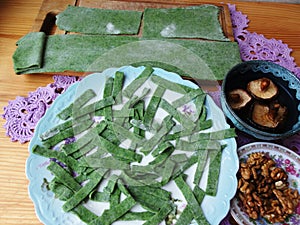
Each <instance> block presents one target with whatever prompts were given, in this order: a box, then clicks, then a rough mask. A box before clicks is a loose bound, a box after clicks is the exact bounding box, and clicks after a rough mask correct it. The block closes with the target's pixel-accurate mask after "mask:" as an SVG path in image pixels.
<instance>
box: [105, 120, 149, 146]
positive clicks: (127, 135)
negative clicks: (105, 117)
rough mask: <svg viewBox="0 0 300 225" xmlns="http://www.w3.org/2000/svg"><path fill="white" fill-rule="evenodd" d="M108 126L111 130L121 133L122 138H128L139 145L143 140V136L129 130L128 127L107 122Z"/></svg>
mask: <svg viewBox="0 0 300 225" xmlns="http://www.w3.org/2000/svg"><path fill="white" fill-rule="evenodd" d="M108 126H109V127H110V129H111V130H113V131H114V132H116V133H117V134H119V135H121V136H122V137H123V138H126V139H130V140H131V141H132V142H134V143H135V144H138V145H140V144H141V143H142V142H144V141H145V140H144V138H143V137H141V136H139V135H137V134H135V133H133V132H131V131H129V130H128V129H126V128H124V127H123V126H120V125H119V124H117V123H114V122H108Z"/></svg>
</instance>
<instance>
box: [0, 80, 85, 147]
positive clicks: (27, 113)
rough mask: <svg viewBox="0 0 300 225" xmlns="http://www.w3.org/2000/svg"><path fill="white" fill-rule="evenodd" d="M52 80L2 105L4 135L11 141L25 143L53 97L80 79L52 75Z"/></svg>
mask: <svg viewBox="0 0 300 225" xmlns="http://www.w3.org/2000/svg"><path fill="white" fill-rule="evenodd" d="M53 79H54V82H53V83H51V84H49V85H47V86H46V87H39V88H38V89H37V90H35V91H34V92H30V93H29V94H28V96H27V97H20V96H18V97H17V98H16V99H15V100H12V101H9V102H8V105H7V106H6V107H4V114H3V115H2V117H3V118H4V119H5V120H6V122H5V124H4V128H5V129H6V135H7V136H9V137H10V138H11V140H12V141H19V142H20V143H25V142H27V141H30V139H31V138H32V136H33V133H34V128H35V126H36V124H37V122H38V121H39V120H40V119H41V118H42V117H43V115H44V114H45V112H46V110H47V109H48V108H49V107H50V105H51V103H52V102H53V101H54V100H55V98H56V97H57V96H58V95H60V94H61V93H63V92H64V91H65V90H66V89H67V88H68V87H69V86H70V85H71V84H73V83H75V82H77V81H78V80H80V78H78V77H71V76H59V75H57V76H53Z"/></svg>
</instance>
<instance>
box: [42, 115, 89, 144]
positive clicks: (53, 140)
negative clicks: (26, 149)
mask: <svg viewBox="0 0 300 225" xmlns="http://www.w3.org/2000/svg"><path fill="white" fill-rule="evenodd" d="M93 123H94V121H92V120H87V121H84V122H82V123H80V124H78V125H77V126H75V127H70V128H68V129H66V130H63V131H62V132H60V133H57V134H56V135H54V136H52V137H50V138H48V139H47V140H45V141H43V145H44V146H45V147H48V148H51V147H53V146H55V145H56V144H58V143H60V142H61V141H63V140H65V139H67V138H71V137H73V136H74V135H76V134H80V133H81V132H83V131H86V130H87V129H88V128H90V127H91V126H92V124H93Z"/></svg>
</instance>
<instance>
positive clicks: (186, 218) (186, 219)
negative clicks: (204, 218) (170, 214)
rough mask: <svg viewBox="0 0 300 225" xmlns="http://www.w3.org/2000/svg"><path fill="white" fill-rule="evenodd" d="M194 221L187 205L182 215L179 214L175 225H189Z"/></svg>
mask: <svg viewBox="0 0 300 225" xmlns="http://www.w3.org/2000/svg"><path fill="white" fill-rule="evenodd" d="M193 219H194V216H193V212H192V209H191V206H190V205H187V206H186V207H185V208H184V210H183V211H182V213H181V214H180V217H179V218H178V220H177V221H176V224H177V225H190V224H191V222H192V220H193Z"/></svg>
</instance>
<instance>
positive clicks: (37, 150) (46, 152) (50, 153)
mask: <svg viewBox="0 0 300 225" xmlns="http://www.w3.org/2000/svg"><path fill="white" fill-rule="evenodd" d="M32 153H34V154H37V155H40V156H43V157H47V158H53V159H57V160H58V161H60V162H62V163H64V164H65V165H66V166H67V167H68V168H71V169H72V170H74V171H76V172H80V171H82V168H81V167H80V165H79V164H78V162H77V161H76V160H75V159H74V158H73V157H68V156H66V155H65V154H64V153H63V152H61V151H55V150H52V149H49V148H46V147H44V146H40V145H35V146H34V147H33V148H32Z"/></svg>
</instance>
